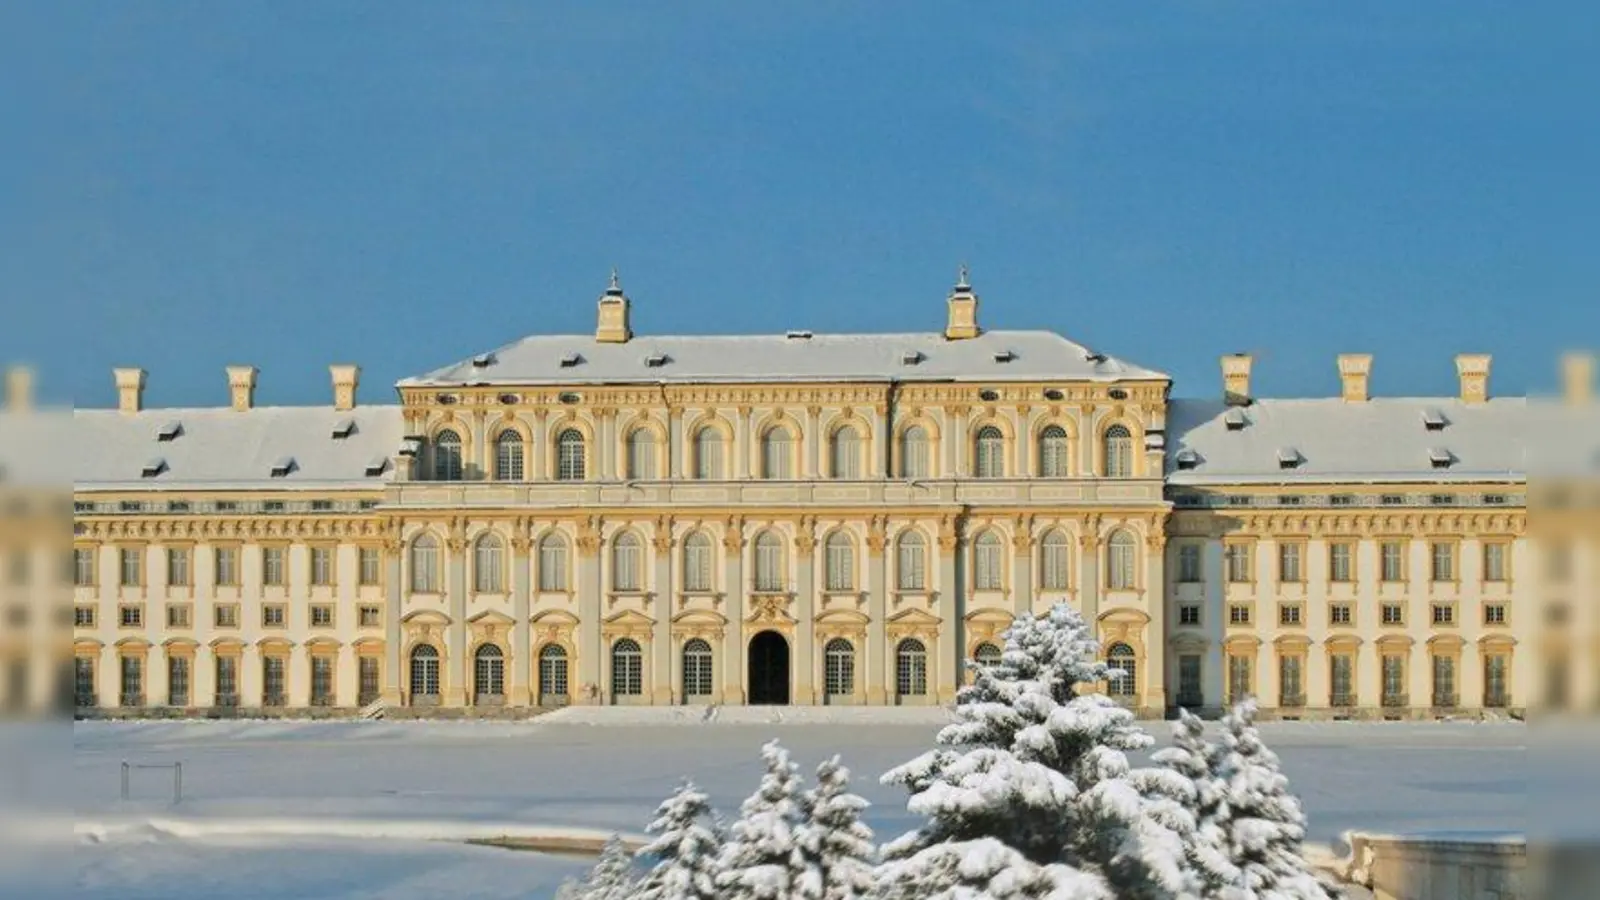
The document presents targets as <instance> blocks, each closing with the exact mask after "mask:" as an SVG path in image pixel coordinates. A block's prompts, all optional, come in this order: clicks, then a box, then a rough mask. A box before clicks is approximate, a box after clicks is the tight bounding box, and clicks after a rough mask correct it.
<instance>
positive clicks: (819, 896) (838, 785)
mask: <svg viewBox="0 0 1600 900" xmlns="http://www.w3.org/2000/svg"><path fill="white" fill-rule="evenodd" d="M866 808H867V801H866V800H864V799H862V798H861V797H860V796H858V795H856V794H853V793H851V792H850V770H849V769H846V768H845V767H844V766H843V765H841V764H840V763H839V757H837V756H835V757H833V758H832V759H828V760H824V761H823V762H822V764H821V765H819V766H817V784H816V787H813V788H812V789H811V790H809V791H807V792H806V793H805V794H803V795H801V798H800V834H799V844H800V852H801V855H802V858H803V859H804V861H805V871H804V873H803V874H802V876H801V880H800V884H799V889H800V890H799V894H800V896H801V897H802V898H804V900H867V898H869V897H872V896H873V894H872V890H873V866H874V864H875V862H876V858H877V855H878V848H877V847H876V846H875V845H874V844H873V840H872V829H870V828H868V827H867V825H866V823H865V822H863V821H861V813H862V811H863V810H865V809H866Z"/></svg>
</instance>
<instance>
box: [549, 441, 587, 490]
mask: <svg viewBox="0 0 1600 900" xmlns="http://www.w3.org/2000/svg"><path fill="white" fill-rule="evenodd" d="M583 479H584V447H583V432H581V431H579V430H578V429H576V428H568V429H566V430H564V431H562V432H561V433H560V434H559V435H556V480H557V481H582V480H583Z"/></svg>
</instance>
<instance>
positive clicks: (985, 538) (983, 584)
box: [972, 531, 1005, 591]
mask: <svg viewBox="0 0 1600 900" xmlns="http://www.w3.org/2000/svg"><path fill="white" fill-rule="evenodd" d="M1004 567H1005V547H1004V545H1003V543H1002V542H1001V540H1000V535H998V534H995V533H994V532H992V531H985V532H984V533H983V534H980V535H978V539H977V540H976V541H974V542H973V544H972V584H973V586H974V587H975V588H977V589H978V590H980V591H998V590H1000V589H1001V588H1003V587H1004V586H1005V574H1004Z"/></svg>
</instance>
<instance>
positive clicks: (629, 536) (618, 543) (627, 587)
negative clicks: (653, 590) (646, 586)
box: [611, 531, 644, 591]
mask: <svg viewBox="0 0 1600 900" xmlns="http://www.w3.org/2000/svg"><path fill="white" fill-rule="evenodd" d="M643 556H644V554H643V551H642V549H641V548H640V545H639V536H638V535H636V534H634V533H633V532H631V531H624V532H623V533H621V534H619V535H617V539H616V540H615V541H614V542H613V543H612V544H611V589H612V590H614V591H637V590H641V587H640V585H642V584H643V583H644V577H643V575H644V571H643V570H644V559H643Z"/></svg>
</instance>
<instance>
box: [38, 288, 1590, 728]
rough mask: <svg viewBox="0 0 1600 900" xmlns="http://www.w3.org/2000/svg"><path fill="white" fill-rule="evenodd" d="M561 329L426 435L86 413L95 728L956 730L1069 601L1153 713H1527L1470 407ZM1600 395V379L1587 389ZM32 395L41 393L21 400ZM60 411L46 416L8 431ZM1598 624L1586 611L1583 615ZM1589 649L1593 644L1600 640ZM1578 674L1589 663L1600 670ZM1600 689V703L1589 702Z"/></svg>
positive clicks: (619, 302) (1579, 382)
mask: <svg viewBox="0 0 1600 900" xmlns="http://www.w3.org/2000/svg"><path fill="white" fill-rule="evenodd" d="M947 305H948V320H947V324H946V327H945V329H944V331H943V332H942V333H938V332H936V333H923V334H881V335H823V334H811V333H809V332H790V333H788V334H786V335H782V336H760V337H661V338H651V337H640V336H635V335H634V334H633V333H632V331H631V328H630V325H629V300H628V299H627V297H626V296H624V294H623V292H622V290H621V289H620V287H619V286H618V285H617V283H616V281H615V278H614V277H613V282H612V285H611V288H610V289H609V290H608V291H607V292H606V293H605V294H604V295H603V296H602V297H601V299H600V302H599V316H598V323H597V329H596V332H595V334H594V335H592V336H590V335H583V336H577V337H572V336H567V337H560V336H534V337H530V338H527V339H524V340H522V341H519V342H516V343H513V344H510V345H507V346H505V347H502V348H500V349H497V350H495V351H492V352H488V353H484V354H482V355H480V356H477V357H474V358H472V359H469V360H464V361H462V362H461V363H459V364H456V365H452V366H448V367H446V368H443V369H440V370H437V371H434V372H431V373H428V374H426V375H422V376H420V377H416V378H409V379H406V380H404V381H402V382H400V383H399V384H398V386H397V387H398V392H399V395H400V403H399V405H397V406H396V405H376V406H375V405H362V404H359V403H358V402H357V399H356V389H357V378H358V374H359V373H358V370H357V369H356V367H354V366H333V367H331V373H332V381H333V403H332V404H331V405H328V406H317V407H271V408H269V407H259V406H257V405H255V403H254V390H255V383H256V374H257V373H256V371H255V370H254V369H253V368H249V367H232V368H229V370H228V386H229V390H230V393H231V398H230V403H229V405H228V406H226V407H220V408H208V409H149V408H146V407H145V406H144V404H143V390H144V383H145V373H144V372H143V371H142V370H138V369H119V370H117V371H116V373H115V374H116V385H117V388H118V392H119V404H118V408H117V409H104V410H78V411H76V412H75V413H74V414H73V416H72V419H71V423H70V426H69V427H70V430H71V436H72V440H71V442H70V443H71V445H72V447H74V448H75V449H74V450H73V451H72V452H71V453H69V454H68V459H69V463H68V464H70V466H71V467H72V473H71V477H72V480H73V483H74V535H73V542H74V543H73V548H72V567H71V568H72V572H71V575H72V594H73V620H74V628H73V632H72V636H73V640H72V652H73V656H74V669H73V686H74V695H75V701H76V704H77V705H78V707H79V708H80V710H81V711H83V712H85V713H92V714H119V715H120V714H136V715H147V714H158V713H163V714H164V713H167V712H169V711H172V710H180V711H182V710H187V711H189V712H190V713H194V712H200V713H202V714H205V713H210V712H213V711H225V710H248V711H251V712H257V711H265V712H269V713H270V712H274V711H279V710H290V711H296V712H299V711H304V710H308V709H311V710H315V709H326V710H329V711H330V712H331V711H343V712H346V713H348V712H351V711H354V710H356V709H358V708H368V710H369V711H370V710H376V709H380V708H383V709H388V710H390V711H392V712H395V713H401V714H409V713H411V712H414V713H415V714H421V713H422V712H423V711H427V712H433V711H440V710H450V711H454V712H456V713H457V714H472V713H478V714H485V713H488V712H490V711H496V712H500V713H502V714H503V713H504V712H505V711H515V710H519V709H522V710H527V709H530V708H535V707H541V706H552V705H562V704H568V703H584V704H656V705H661V704H715V703H728V704H746V703H752V704H753V703H773V704H782V703H793V704H824V703H826V704H933V703H948V702H950V701H951V700H953V698H954V695H955V691H956V688H957V686H958V685H959V684H960V683H961V682H962V681H963V679H964V678H966V677H968V676H967V669H966V663H967V662H968V661H972V660H975V661H978V662H980V663H981V662H982V661H984V660H986V659H988V658H991V657H993V656H995V655H996V654H997V653H998V647H999V645H1000V640H999V635H1000V634H1001V633H1002V632H1003V631H1004V630H1005V628H1006V626H1007V624H1008V623H1009V622H1010V620H1011V618H1012V617H1013V616H1014V615H1015V614H1018V613H1021V612H1026V611H1043V610H1045V609H1047V608H1048V607H1049V606H1051V605H1052V604H1054V603H1056V602H1059V601H1067V602H1069V603H1071V604H1073V606H1075V607H1076V608H1077V609H1079V610H1080V611H1081V612H1082V613H1083V614H1084V615H1085V617H1087V618H1088V619H1089V620H1090V621H1092V622H1094V623H1096V625H1097V627H1098V630H1099V634H1100V637H1101V640H1102V645H1103V652H1104V653H1105V654H1106V656H1107V659H1108V661H1110V662H1111V663H1112V664H1113V665H1114V666H1116V667H1118V668H1121V669H1122V670H1124V672H1125V677H1123V678H1121V679H1117V680H1115V681H1114V682H1113V683H1111V684H1110V685H1107V686H1106V687H1107V689H1108V690H1109V692H1111V693H1112V694H1113V695H1114V696H1116V697H1118V698H1120V699H1121V700H1122V701H1124V702H1126V703H1128V704H1129V705H1131V706H1133V707H1135V708H1137V709H1138V710H1140V712H1141V713H1143V714H1146V715H1162V714H1164V713H1166V712H1168V711H1170V710H1171V709H1173V708H1174V707H1176V706H1179V705H1182V706H1186V707H1191V708H1198V709H1205V710H1215V709H1217V708H1220V707H1221V706H1223V705H1224V704H1225V703H1226V702H1227V701H1229V700H1231V699H1234V698H1237V697H1240V696H1243V695H1246V694H1249V695H1254V696H1256V697H1258V698H1259V700H1260V702H1261V704H1262V706H1263V707H1264V708H1267V709H1269V710H1276V711H1277V713H1279V714H1281V715H1286V716H1305V717H1333V716H1353V717H1376V716H1381V715H1389V716H1405V717H1412V716H1428V715H1436V714H1454V713H1467V714H1476V713H1481V712H1484V711H1491V710H1492V711H1505V712H1512V711H1520V710H1522V709H1523V708H1525V707H1527V706H1529V705H1530V704H1535V705H1536V703H1537V701H1536V700H1535V699H1534V698H1533V696H1532V695H1533V692H1534V690H1535V688H1534V685H1535V683H1536V682H1537V681H1538V680H1539V676H1538V673H1539V672H1540V671H1541V670H1540V668H1539V667H1540V666H1542V665H1545V662H1546V656H1547V654H1545V653H1543V652H1541V650H1540V649H1539V648H1538V647H1536V646H1535V643H1536V642H1535V640H1534V637H1535V634H1536V629H1535V623H1536V620H1537V619H1538V618H1539V615H1540V614H1539V613H1537V612H1536V610H1535V607H1536V600H1535V598H1536V597H1538V596H1540V592H1539V588H1538V587H1537V586H1536V582H1537V581H1538V580H1539V579H1538V578H1536V577H1535V572H1536V570H1537V569H1538V567H1539V565H1540V564H1539V562H1538V561H1537V560H1536V558H1535V557H1536V556H1537V553H1536V547H1535V546H1534V544H1533V543H1532V542H1531V541H1530V539H1529V528H1528V522H1527V515H1528V513H1527V509H1528V500H1527V497H1528V491H1527V480H1526V463H1525V460H1524V456H1525V454H1524V452H1523V449H1522V447H1521V442H1520V441H1519V440H1518V431H1519V429H1520V428H1521V427H1522V424H1525V420H1526V418H1527V416H1528V415H1529V410H1530V409H1532V408H1533V407H1532V406H1531V405H1530V404H1529V403H1528V402H1527V401H1526V400H1523V399H1516V398H1513V399H1502V398H1494V397H1490V396H1489V393H1488V374H1489V359H1488V357H1486V356H1476V355H1463V356H1460V357H1457V360H1456V364H1457V368H1458V373H1459V376H1460V383H1461V391H1460V395H1459V396H1456V397H1449V398H1433V399H1384V398H1370V397H1369V396H1368V378H1369V374H1370V363H1371V360H1370V358H1369V357H1366V356H1359V355H1346V356H1342V357H1340V358H1339V360H1338V368H1339V372H1340V375H1341V379H1342V383H1343V389H1342V395H1341V396H1339V397H1330V398H1318V399H1296V400H1271V399H1258V398H1254V397H1252V395H1251V391H1250V383H1249V382H1250V375H1251V360H1250V358H1249V357H1246V356H1229V357H1224V358H1223V360H1222V368H1223V375H1224V382H1225V390H1224V391H1222V392H1220V396H1219V397H1218V398H1217V399H1215V400H1175V399H1170V398H1169V392H1170V388H1171V383H1170V380H1169V379H1168V378H1167V376H1165V375H1163V374H1161V373H1159V372H1156V371H1152V370H1148V369H1144V368H1140V367H1138V366H1135V365H1132V364H1130V363H1127V362H1123V361H1120V360H1117V359H1115V358H1112V357H1109V356H1106V355H1103V354H1099V353H1095V352H1092V351H1090V350H1087V349H1086V348H1084V347H1082V346H1080V345H1077V344H1074V343H1072V342H1070V341H1067V340H1065V339H1063V338H1061V337H1059V336H1057V335H1055V334H1051V333H1047V332H1005V331H985V330H983V329H982V328H980V327H979V324H978V316H977V312H978V298H977V296H976V295H975V294H974V293H973V291H972V289H971V287H970V286H969V285H968V284H967V283H966V279H965V276H963V278H962V279H961V283H960V284H958V285H957V286H956V288H955V289H954V291H953V292H952V293H951V295H950V297H949V298H948V301H947ZM1566 371H1567V381H1568V387H1567V392H1568V395H1569V397H1570V398H1571V399H1573V400H1575V401H1579V402H1580V403H1581V402H1582V401H1583V400H1586V398H1587V392H1588V385H1589V383H1590V381H1591V380H1592V365H1591V364H1590V363H1589V362H1588V361H1587V359H1586V358H1582V357H1575V358H1573V359H1571V360H1569V362H1568V365H1567V369H1566ZM19 381H21V379H19ZM25 404H26V384H25V382H24V383H22V384H21V386H20V387H17V386H15V385H14V390H13V400H12V403H11V406H12V407H13V411H12V412H13V415H12V418H13V419H14V418H15V413H16V407H18V406H20V405H25ZM1583 615H1589V613H1583ZM1590 633H1592V631H1591V632H1590ZM1574 652H1576V653H1578V654H1579V656H1580V657H1581V658H1582V659H1587V658H1588V657H1583V656H1582V655H1583V654H1585V653H1592V652H1593V650H1592V647H1587V648H1586V647H1579V648H1577V650H1576V651H1574ZM1594 680H1595V679H1587V681H1588V682H1591V683H1592V682H1593V681H1594Z"/></svg>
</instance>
